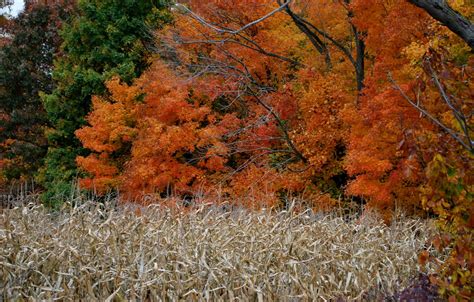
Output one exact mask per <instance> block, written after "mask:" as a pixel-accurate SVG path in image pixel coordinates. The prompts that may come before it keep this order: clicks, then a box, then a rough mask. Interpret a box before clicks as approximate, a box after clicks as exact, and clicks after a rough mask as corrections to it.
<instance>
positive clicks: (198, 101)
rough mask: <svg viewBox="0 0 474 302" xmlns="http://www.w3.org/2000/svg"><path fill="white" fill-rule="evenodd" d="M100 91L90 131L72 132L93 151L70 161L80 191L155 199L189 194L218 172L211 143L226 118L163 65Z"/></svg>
mask: <svg viewBox="0 0 474 302" xmlns="http://www.w3.org/2000/svg"><path fill="white" fill-rule="evenodd" d="M158 79H159V80H158ZM107 88H108V90H109V92H110V96H109V97H107V98H105V97H95V98H94V100H93V111H92V112H91V114H90V115H89V116H88V117H87V121H88V122H89V124H90V126H88V127H84V128H82V129H80V130H78V131H77V132H76V135H77V137H78V138H79V139H80V140H81V142H82V143H83V144H84V146H85V147H86V148H88V149H90V150H92V151H93V153H92V154H91V155H89V156H87V157H78V159H77V162H78V165H79V166H80V167H81V168H83V169H84V170H85V171H87V172H88V173H89V175H90V177H89V178H85V179H83V180H82V185H83V186H84V187H85V188H90V189H95V190H97V191H98V192H99V193H103V192H105V191H106V190H107V189H110V188H114V187H120V188H121V190H122V192H124V193H126V194H127V196H128V197H129V198H136V197H140V196H143V194H151V195H153V194H155V193H156V194H158V196H157V197H159V194H160V193H163V192H166V190H173V191H174V192H177V193H183V192H184V193H185V192H187V191H189V190H195V189H196V188H197V186H198V185H202V184H203V181H205V176H206V175H207V174H208V173H211V172H213V173H218V172H220V171H222V170H224V164H225V162H226V161H227V156H226V155H227V153H228V149H227V148H226V146H225V145H224V144H222V143H221V142H220V140H219V139H220V137H221V136H222V134H223V133H224V132H225V131H226V130H227V129H228V128H230V127H232V126H233V124H234V118H233V117H232V116H231V115H220V116H218V115H216V114H214V113H213V112H212V110H211V109H210V107H209V106H208V104H206V99H204V98H201V97H200V96H199V95H195V94H193V93H192V90H191V89H190V87H189V85H188V84H187V83H185V81H184V80H183V79H181V78H179V77H177V76H175V75H174V74H173V73H172V72H171V71H170V70H169V69H168V68H167V67H166V66H165V65H164V64H163V63H161V62H159V61H156V62H155V63H154V64H153V66H152V67H151V68H150V69H149V70H148V71H147V72H146V73H145V74H144V75H143V76H141V77H140V78H139V79H138V80H136V81H135V83H134V84H133V85H131V86H128V85H126V84H124V83H120V81H119V80H118V79H113V80H111V81H110V82H108V84H107Z"/></svg>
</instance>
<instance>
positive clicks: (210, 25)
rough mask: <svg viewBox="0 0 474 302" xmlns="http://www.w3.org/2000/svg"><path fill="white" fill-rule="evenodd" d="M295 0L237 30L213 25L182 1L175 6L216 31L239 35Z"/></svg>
mask: <svg viewBox="0 0 474 302" xmlns="http://www.w3.org/2000/svg"><path fill="white" fill-rule="evenodd" d="M292 1H293V0H287V1H286V2H285V3H283V4H282V5H281V6H280V7H278V8H276V9H274V10H273V11H271V12H270V13H268V14H266V15H265V16H263V17H261V18H259V19H257V20H255V21H252V22H250V23H247V24H246V25H244V26H242V27H241V28H239V29H236V30H229V29H224V28H219V27H217V26H214V25H212V24H211V23H209V22H207V21H206V20H205V19H204V18H202V17H201V16H199V15H198V14H196V13H194V12H193V11H192V10H190V9H189V8H187V7H186V6H185V5H183V4H181V3H176V4H175V6H176V7H177V8H178V9H182V10H184V11H185V12H186V13H188V14H190V15H191V16H192V17H193V18H194V19H195V20H197V21H198V22H199V23H201V24H202V25H205V26H207V27H209V28H211V29H213V30H214V31H216V32H217V33H219V34H226V33H227V34H231V35H237V34H239V33H241V32H243V31H244V30H246V29H248V28H250V27H252V26H254V25H257V24H258V23H261V22H263V21H265V20H266V19H268V18H270V17H272V16H273V15H275V14H276V13H278V12H280V11H282V10H284V9H285V7H287V6H288V5H289V4H290V3H291V2H292Z"/></svg>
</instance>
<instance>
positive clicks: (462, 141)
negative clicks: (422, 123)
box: [388, 74, 474, 153]
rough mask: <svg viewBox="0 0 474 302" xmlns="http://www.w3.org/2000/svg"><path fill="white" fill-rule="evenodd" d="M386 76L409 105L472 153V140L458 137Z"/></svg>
mask: <svg viewBox="0 0 474 302" xmlns="http://www.w3.org/2000/svg"><path fill="white" fill-rule="evenodd" d="M388 78H389V80H390V82H391V83H392V84H393V88H394V89H396V90H397V91H398V92H400V94H401V96H402V97H403V98H404V99H405V100H407V102H408V103H410V105H412V106H413V107H415V108H416V109H417V110H418V111H420V112H421V113H423V114H424V115H425V116H426V117H427V118H428V119H430V120H431V121H432V122H433V123H435V124H436V125H438V126H439V127H440V128H441V129H443V130H444V131H445V132H446V133H448V134H449V135H450V136H451V137H452V138H454V139H455V140H456V141H457V142H458V143H459V144H461V145H462V146H463V147H464V148H465V149H466V150H468V151H469V152H471V153H474V148H473V146H472V143H473V142H472V140H471V139H470V138H469V136H468V137H467V139H468V141H469V142H468V143H466V142H465V141H464V140H463V139H462V138H460V137H459V136H458V135H457V134H456V132H454V131H453V130H452V129H451V128H449V127H448V126H446V125H445V124H444V123H443V122H441V121H440V120H439V119H437V118H436V117H434V116H433V115H431V114H430V113H429V112H428V111H427V110H426V109H424V108H423V107H421V105H420V104H419V103H418V102H414V101H413V100H412V99H411V98H410V97H409V96H408V95H407V94H406V93H405V92H404V91H403V89H402V88H401V87H400V86H399V85H398V84H397V83H396V82H395V80H394V79H393V78H392V76H391V75H390V74H389V75H388Z"/></svg>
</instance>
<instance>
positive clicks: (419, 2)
mask: <svg viewBox="0 0 474 302" xmlns="http://www.w3.org/2000/svg"><path fill="white" fill-rule="evenodd" d="M408 1H409V2H410V3H412V4H414V5H416V6H418V7H419V8H421V9H423V10H425V11H426V12H427V13H428V14H430V16H431V17H433V18H434V19H436V20H438V21H439V22H441V23H442V24H443V25H444V26H446V27H448V28H449V29H450V30H451V31H452V32H454V33H455V34H456V35H458V36H459V37H460V38H461V39H463V40H464V41H466V43H467V44H468V45H469V46H470V47H471V48H472V49H473V50H474V25H473V24H472V23H471V21H469V20H468V19H467V18H466V17H464V16H463V15H461V14H460V13H459V12H457V11H455V10H454V9H452V8H451V7H450V6H449V4H448V3H447V2H446V1H445V0H408Z"/></svg>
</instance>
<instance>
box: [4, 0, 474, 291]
mask: <svg viewBox="0 0 474 302" xmlns="http://www.w3.org/2000/svg"><path fill="white" fill-rule="evenodd" d="M27 2H29V1H27ZM36 2H38V1H35V3H27V7H26V10H25V12H23V13H22V14H20V15H19V16H18V17H17V18H14V19H12V20H8V19H5V18H3V19H2V22H1V26H2V33H1V34H2V36H1V45H2V48H1V52H0V58H1V65H0V103H1V108H0V129H1V133H0V183H2V184H3V185H5V186H6V185H7V184H8V183H9V182H11V181H12V180H26V179H30V178H32V177H33V178H35V180H36V181H37V182H38V183H40V184H41V185H42V186H43V188H44V189H45V191H44V193H43V201H44V203H45V204H47V205H49V206H52V207H58V206H60V204H61V202H62V201H63V200H64V196H67V195H68V192H69V191H70V190H71V188H72V186H71V184H72V183H73V182H75V181H76V180H78V181H79V184H80V187H81V188H82V189H84V190H92V191H94V192H96V193H97V194H99V195H100V194H104V193H106V192H108V191H110V190H118V191H119V192H120V194H121V196H122V197H123V198H124V199H126V200H128V201H135V202H140V203H150V202H158V201H162V200H167V198H170V197H179V198H185V199H188V198H200V199H204V200H208V201H214V200H215V201H226V202H227V201H230V202H236V203H237V202H238V203H239V204H241V205H245V206H247V207H249V208H255V209H258V208H262V207H265V208H276V209H278V208H283V207H285V203H286V201H287V200H288V199H290V198H296V197H297V198H299V199H301V200H303V201H304V206H306V207H310V208H313V209H315V210H327V209H331V208H332V207H334V206H340V205H341V204H342V205H347V206H349V205H350V204H351V203H354V202H356V203H359V204H360V203H363V204H365V209H366V210H367V211H377V212H378V213H379V214H380V215H381V216H382V217H383V219H384V220H385V221H386V222H387V223H389V222H390V219H391V217H392V215H393V213H394V211H395V210H397V209H403V210H404V211H406V212H408V213H411V214H415V215H417V214H423V213H425V214H426V213H429V214H430V215H432V216H435V217H437V219H438V225H439V228H440V230H441V235H440V236H439V237H438V238H436V239H435V240H434V241H433V242H434V244H435V246H436V247H437V248H439V249H443V248H449V249H451V257H450V258H449V259H448V260H447V261H446V262H445V263H443V264H440V269H439V274H438V275H437V276H433V277H432V282H435V283H437V284H438V285H439V286H440V288H441V290H442V291H443V294H446V295H450V296H451V297H457V298H458V299H466V300H468V299H469V297H470V296H471V295H472V284H473V282H472V281H473V280H472V276H473V266H474V260H473V259H474V255H473V252H472V251H473V248H472V246H473V239H472V235H473V231H472V229H473V226H474V216H473V214H474V206H473V202H472V188H473V177H474V175H473V173H472V171H473V170H474V169H473V168H474V167H473V150H474V149H473V144H474V140H473V137H472V130H473V102H474V89H473V88H474V81H473V79H472V77H473V71H474V70H473V68H474V65H473V62H474V58H473V55H472V54H473V37H474V25H473V24H472V21H470V20H472V18H473V16H474V7H473V6H472V3H470V1H441V0H430V1H415V0H410V1H407V0H396V1H393V0H382V1H381V0H340V1H333V0H298V1H297V0H294V1H292V0H287V1H283V0H277V1H274V0H254V1H231V0H209V1H198V0H196V1H194V0H187V1H178V3H175V2H174V1H165V0H147V1H136V0H121V1H119V0H82V1H78V2H75V1H67V0H64V1H52V2H53V4H51V1H50V2H49V4H48V5H44V4H42V3H41V2H40V3H36ZM2 4H3V2H2ZM429 258H430V255H428V254H422V255H420V262H422V263H423V262H426V261H428V260H429Z"/></svg>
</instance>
